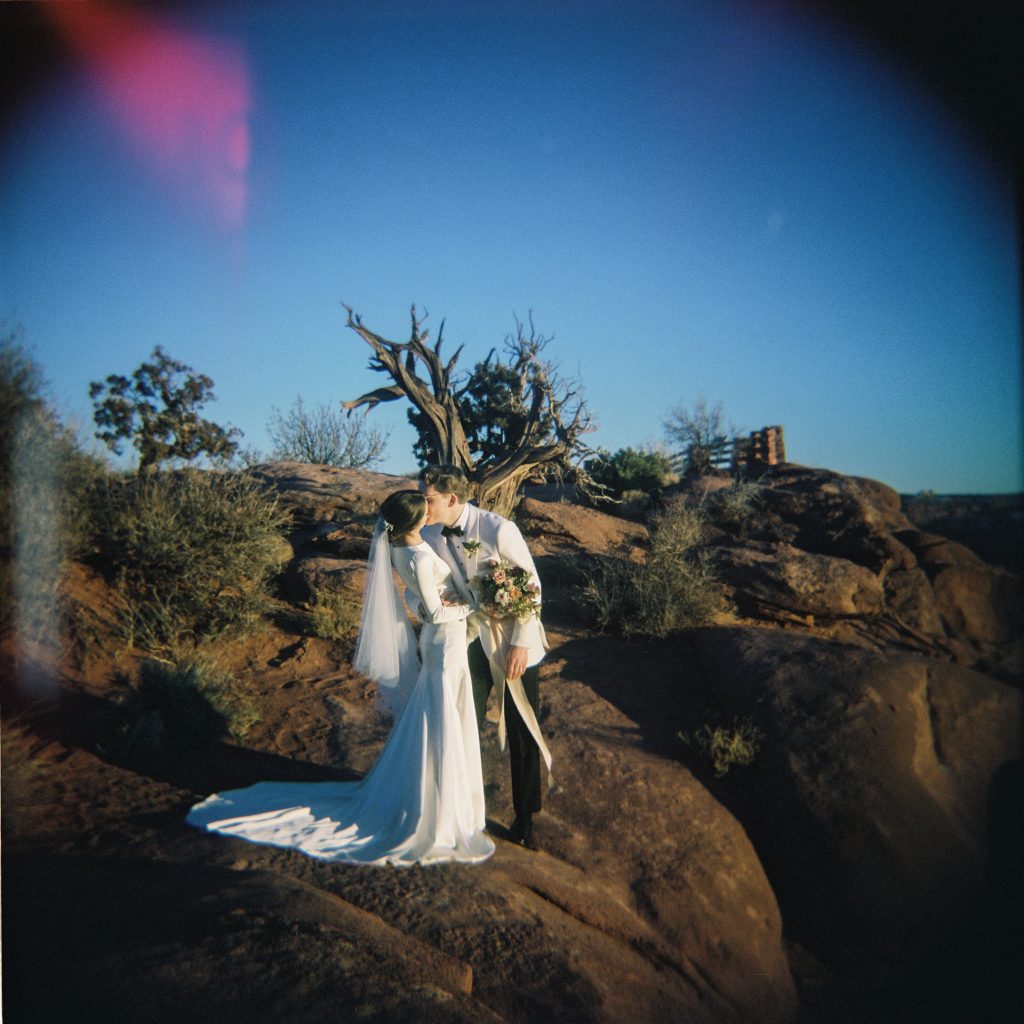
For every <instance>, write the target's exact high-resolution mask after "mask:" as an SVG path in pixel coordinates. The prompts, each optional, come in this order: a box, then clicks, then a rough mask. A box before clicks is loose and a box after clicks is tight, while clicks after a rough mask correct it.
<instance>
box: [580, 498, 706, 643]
mask: <svg viewBox="0 0 1024 1024" xmlns="http://www.w3.org/2000/svg"><path fill="white" fill-rule="evenodd" d="M704 529H705V520H704V516H703V513H702V512H701V511H700V510H699V509H697V508H695V507H693V506H691V505H687V504H685V503H684V502H675V503H673V504H672V505H670V506H669V507H668V508H667V509H666V510H665V511H664V512H661V513H659V514H658V515H656V516H654V517H653V518H652V520H651V542H650V547H649V549H648V552H647V558H646V559H645V561H643V562H642V563H634V562H630V561H627V560H625V559H621V558H613V557H609V556H601V557H597V558H591V559H588V560H586V561H584V562H583V563H581V565H580V569H579V572H580V582H579V583H578V584H577V596H578V598H579V603H580V606H581V608H582V609H583V610H584V612H585V614H588V615H589V617H590V618H591V620H592V621H593V623H594V624H595V625H596V626H597V627H598V628H599V629H607V628H614V629H618V630H620V631H621V632H622V633H623V634H624V635H626V636H631V635H636V634H639V635H643V636H655V637H663V636H667V635H668V634H669V633H673V632H675V631H677V630H679V629H684V628H686V627H689V626H696V625H699V624H701V623H703V622H707V621H709V619H711V618H712V616H713V615H714V614H715V613H716V612H717V611H719V610H720V609H721V608H722V598H721V594H720V590H719V587H718V583H717V581H716V579H715V576H714V567H713V564H712V562H711V559H710V557H709V556H708V555H707V553H706V552H704V551H702V550H701V549H700V543H701V540H702V537H703V533H704Z"/></svg>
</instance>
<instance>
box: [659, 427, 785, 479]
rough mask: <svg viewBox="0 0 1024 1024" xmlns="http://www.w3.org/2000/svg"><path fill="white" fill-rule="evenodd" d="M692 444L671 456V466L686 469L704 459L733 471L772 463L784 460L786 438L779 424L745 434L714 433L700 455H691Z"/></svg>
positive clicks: (706, 461)
mask: <svg viewBox="0 0 1024 1024" xmlns="http://www.w3.org/2000/svg"><path fill="white" fill-rule="evenodd" d="M694 447H695V446H694V445H691V446H690V447H689V448H688V449H687V450H686V451H685V452H684V453H681V454H679V455H676V456H674V457H673V458H672V463H673V468H675V469H677V470H679V471H685V469H686V468H687V466H689V465H693V464H700V463H703V464H705V465H710V466H713V467H714V468H715V469H730V470H732V471H733V472H740V471H742V470H746V469H750V468H752V467H756V466H775V465H778V463H780V462H785V461H786V441H785V437H784V435H783V431H782V427H781V426H773V427H762V428H761V429H760V430H752V431H751V432H750V433H749V434H747V435H746V436H745V437H731V438H730V437H716V438H715V439H714V440H713V441H712V442H711V443H710V444H709V445H707V446H702V447H704V451H702V452H700V457H699V458H694V457H693V456H694Z"/></svg>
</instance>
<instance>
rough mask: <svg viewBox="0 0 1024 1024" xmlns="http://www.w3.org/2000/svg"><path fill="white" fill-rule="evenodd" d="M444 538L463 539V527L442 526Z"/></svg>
mask: <svg viewBox="0 0 1024 1024" xmlns="http://www.w3.org/2000/svg"><path fill="white" fill-rule="evenodd" d="M441 536H442V537H461V536H462V527H461V526H442V527H441Z"/></svg>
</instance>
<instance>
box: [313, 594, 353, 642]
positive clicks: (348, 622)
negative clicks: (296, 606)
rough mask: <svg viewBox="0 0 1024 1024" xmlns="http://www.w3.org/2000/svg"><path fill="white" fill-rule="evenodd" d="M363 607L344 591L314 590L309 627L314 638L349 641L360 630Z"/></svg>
mask: <svg viewBox="0 0 1024 1024" xmlns="http://www.w3.org/2000/svg"><path fill="white" fill-rule="evenodd" d="M361 610H362V606H361V605H360V602H359V599H358V598H357V597H355V596H353V595H352V594H349V593H347V592H346V591H344V590H335V589H332V588H330V587H316V588H314V590H313V592H312V594H311V596H310V599H309V626H310V629H311V630H312V632H313V635H314V636H319V637H323V638H324V639H325V640H347V639H350V638H352V637H354V636H355V633H356V630H358V629H359V618H360V614H361Z"/></svg>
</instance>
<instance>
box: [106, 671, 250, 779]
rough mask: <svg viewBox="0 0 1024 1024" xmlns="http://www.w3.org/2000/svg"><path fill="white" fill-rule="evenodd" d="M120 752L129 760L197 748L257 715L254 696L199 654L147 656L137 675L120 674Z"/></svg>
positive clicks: (240, 731)
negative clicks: (171, 659)
mask: <svg viewBox="0 0 1024 1024" xmlns="http://www.w3.org/2000/svg"><path fill="white" fill-rule="evenodd" d="M121 683H122V686H123V687H124V690H123V693H122V696H121V699H120V701H119V704H120V709H119V710H120V730H119V743H118V746H119V753H120V754H121V755H122V756H123V757H125V758H128V759H130V760H140V759H142V760H145V759H148V758H151V757H162V756H165V755H167V754H173V753H176V752H180V751H188V750H195V749H197V748H201V747H203V746H206V745H208V744H210V743H213V742H215V741H216V740H219V739H223V738H224V737H226V736H230V737H233V738H236V739H240V738H241V737H243V736H245V734H246V733H247V732H248V731H249V730H250V729H251V728H252V726H253V725H255V723H256V722H258V721H259V714H258V712H257V710H256V708H255V706H254V705H253V703H252V701H251V699H250V698H248V697H247V696H246V695H245V694H243V693H242V692H240V691H239V689H238V687H237V685H236V684H235V683H234V681H233V680H232V679H231V678H230V677H229V676H228V675H227V674H225V673H224V672H222V671H220V670H219V669H217V668H216V667H215V666H213V665H211V664H209V663H208V662H204V661H202V660H199V659H195V658H193V659H188V658H186V659H183V660H182V661H180V662H177V663H168V662H162V661H154V660H150V661H144V662H143V663H142V665H141V667H140V669H139V677H138V680H137V681H136V682H135V683H134V684H132V683H131V682H129V681H127V680H124V679H122V680H121Z"/></svg>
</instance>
